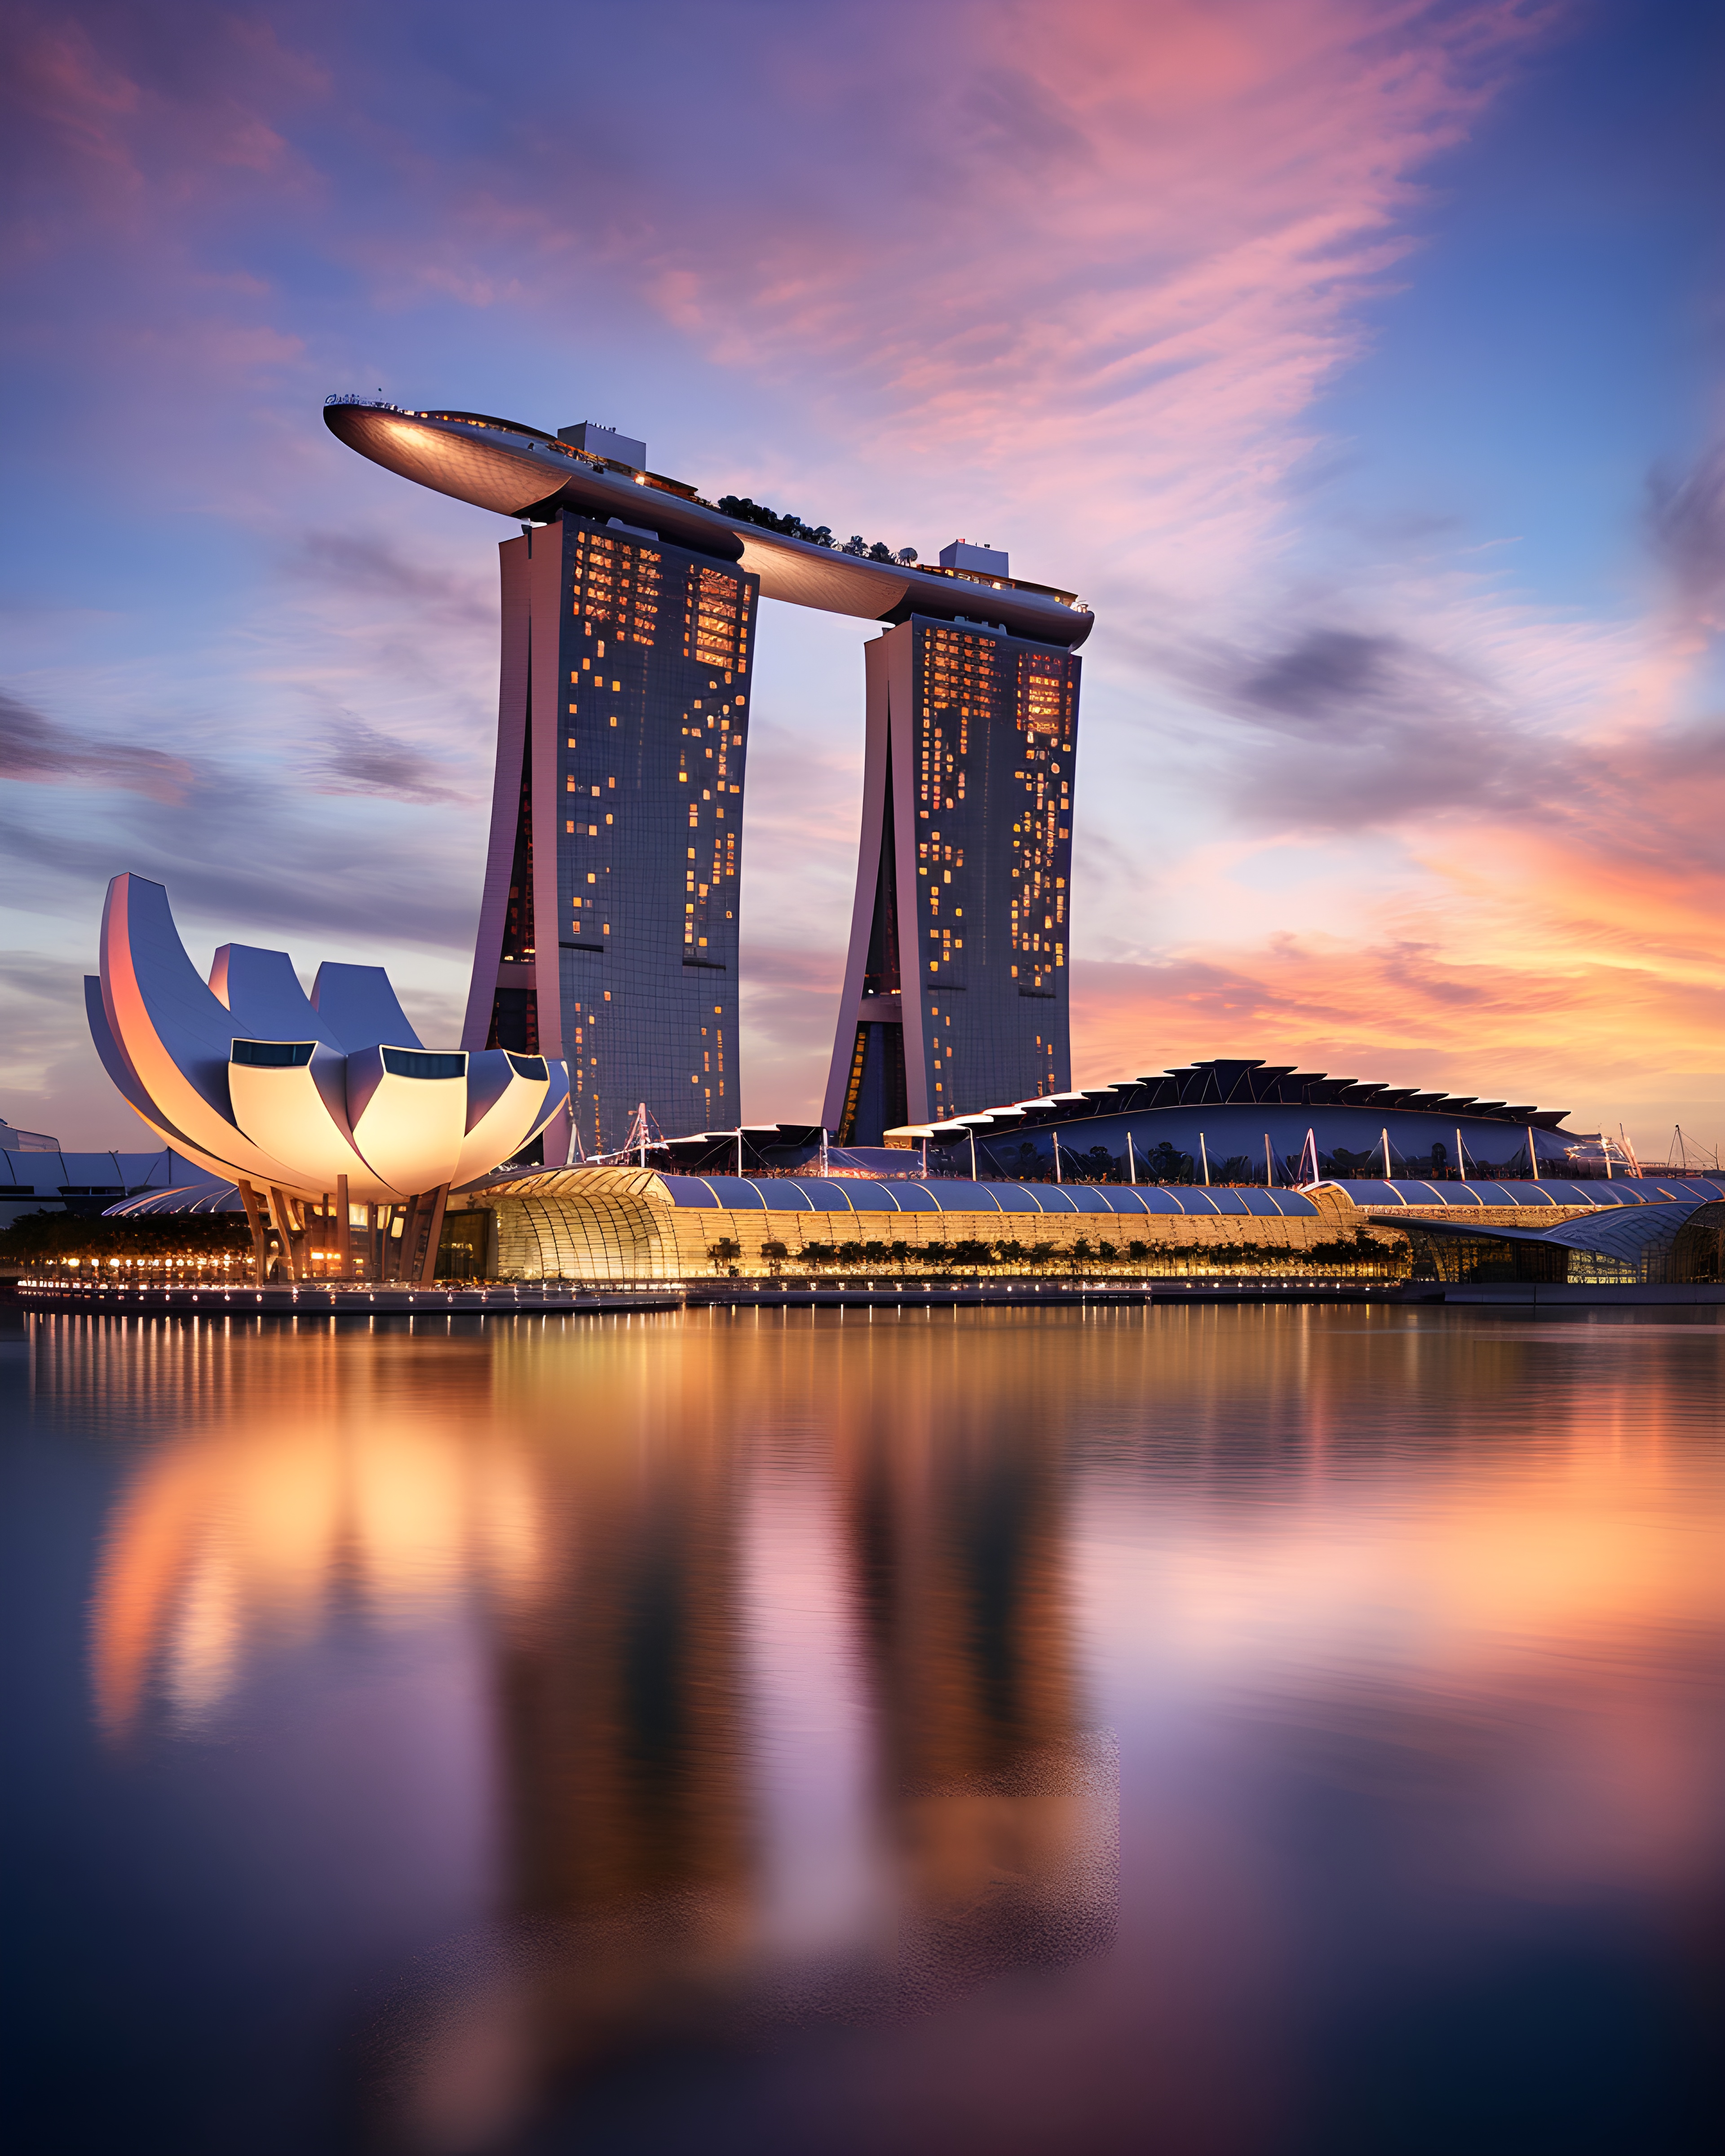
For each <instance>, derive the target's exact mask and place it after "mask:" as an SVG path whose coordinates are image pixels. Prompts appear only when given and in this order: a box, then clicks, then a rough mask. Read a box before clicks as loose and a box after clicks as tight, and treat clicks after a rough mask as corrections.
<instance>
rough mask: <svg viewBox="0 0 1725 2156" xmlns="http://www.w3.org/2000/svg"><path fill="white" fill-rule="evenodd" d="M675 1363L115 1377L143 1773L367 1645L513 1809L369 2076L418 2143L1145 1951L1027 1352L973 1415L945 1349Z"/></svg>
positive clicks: (446, 2144)
mask: <svg viewBox="0 0 1725 2156" xmlns="http://www.w3.org/2000/svg"><path fill="white" fill-rule="evenodd" d="M676 1323H677V1322H676V1321H671V1322H670V1325H675V1324H676ZM669 1331H670V1326H669V1325H667V1322H665V1321H661V1320H656V1319H649V1320H647V1321H645V1322H640V1321H636V1322H632V1323H631V1322H624V1321H615V1322H613V1323H612V1324H610V1325H609V1326H608V1327H603V1328H600V1327H591V1326H588V1327H583V1326H582V1325H580V1324H579V1323H578V1324H576V1325H573V1326H572V1327H569V1328H568V1329H567V1331H566V1332H563V1333H562V1334H561V1335H557V1334H556V1333H555V1332H553V1333H552V1335H551V1337H547V1334H546V1333H545V1332H542V1331H541V1330H540V1329H539V1327H532V1328H531V1329H528V1328H526V1327H523V1328H522V1329H521V1330H520V1331H516V1330H514V1329H511V1330H508V1331H506V1330H504V1329H503V1328H501V1327H499V1328H497V1329H496V1330H495V1332H485V1333H477V1332H476V1333H475V1334H472V1335H470V1336H468V1337H448V1338H445V1339H442V1340H427V1339H426V1338H425V1337H424V1336H423V1335H422V1336H421V1337H418V1338H413V1339H409V1338H408V1337H404V1336H402V1335H390V1334H388V1333H367V1334H363V1335H359V1334H348V1335H345V1336H343V1335H337V1334H335V1333H333V1332H321V1333H319V1334H317V1335H316V1336H314V1337H306V1335H305V1333H304V1332H301V1333H300V1334H299V1335H298V1336H297V1337H295V1336H290V1335H288V1334H286V1333H285V1332H275V1333H270V1332H259V1333H256V1334H252V1335H248V1336H244V1337H239V1338H228V1337H224V1336H223V1335H222V1334H221V1333H219V1332H213V1331H211V1330H209V1329H208V1328H205V1329H199V1328H195V1327H167V1326H163V1327H160V1328H157V1329H155V1330H151V1329H150V1328H147V1327H146V1328H142V1329H140V1330H138V1331H136V1332H131V1333H130V1334H126V1335H121V1334H120V1333H118V1332H116V1333H114V1334H111V1335H110V1337H109V1344H108V1347H107V1348H106V1350H105V1352H106V1353H107V1354H108V1356H109V1358H110V1363H111V1365H112V1368H111V1370H110V1373H109V1374H110V1399H112V1401H113V1404H114V1407H115V1409H116V1413H117V1414H128V1413H130V1414H131V1416H132V1418H133V1419H134V1421H135V1422H136V1421H141V1422H142V1423H143V1424H145V1425H146V1427H147V1426H148V1425H150V1424H155V1425H156V1426H157V1427H158V1428H161V1429H162V1436H161V1439H160V1441H159V1442H158V1443H157V1445H155V1446H154V1447H153V1448H152V1449H151V1451H150V1453H149V1455H148V1456H147V1457H146V1460H145V1461H144V1462H143V1464H142V1466H141V1468H140V1470H139V1471H138V1474H137V1476H136V1479H135V1481H133V1483H132V1485H131V1488H130V1490H129V1491H128V1493H127V1495H126V1498H125V1499H124V1501H123V1502H122V1504H121V1506H120V1507H119V1508H118V1510H117V1512H116V1517H115V1520H114V1522H113V1524H112V1527H111V1531H110V1538H109V1548H108V1556H107V1560H106V1563H105V1568H104V1573H103V1577H102V1580H101V1584H100V1591H99V1594H98V1599H97V1606H96V1611H95V1655H94V1662H95V1692H96V1702H97V1711H98V1713H99V1715H100V1718H101V1720H102V1722H103V1724H104V1726H105V1728H106V1729H107V1731H108V1732H109V1733H110V1736H111V1737H112V1738H113V1739H114V1741H115V1742H116V1743H140V1742H144V1743H147V1742H151V1741H170V1742H171V1741H172V1732H175V1731H184V1730H186V1729H187V1727H208V1726H209V1725H210V1723H211V1722H213V1721H214V1722H219V1719H220V1717H222V1715H223V1712H226V1711H228V1707H230V1706H231V1705H232V1704H233V1703H234V1702H237V1701H238V1700H239V1699H240V1698H242V1697H244V1695H245V1693H246V1691H247V1688H248V1686H249V1684H251V1683H254V1682H255V1681H261V1680H260V1679H259V1676H258V1672H259V1671H262V1670H263V1669H264V1667H265V1666H278V1665H279V1661H280V1657H281V1656H282V1655H284V1654H285V1655H287V1656H288V1657H289V1658H290V1660H296V1661H302V1662H303V1661H308V1660H309V1661H311V1663H312V1664H313V1665H314V1666H315V1665H316V1662H317V1661H318V1659H319V1657H320V1656H321V1655H323V1654H324V1653H326V1651H328V1650H329V1643H330V1641H331V1638H332V1636H333V1635H334V1634H335V1633H336V1632H337V1631H339V1630H340V1629H341V1626H342V1625H343V1623H344V1622H345V1621H346V1620H347V1618H348V1617H349V1616H350V1615H352V1614H354V1613H357V1614H359V1615H360V1616H362V1618H363V1619H364V1620H365V1622H366V1623H367V1625H371V1626H372V1627H374V1628H379V1629H382V1630H390V1629H393V1630H396V1631H401V1630H404V1629H405V1630H408V1631H412V1630H414V1629H415V1628H418V1629H419V1630H423V1631H424V1634H425V1635H426V1636H427V1637H428V1639H437V1640H443V1641H444V1642H445V1643H446V1644H445V1645H442V1646H438V1647H434V1649H433V1654H434V1667H435V1670H436V1673H437V1684H438V1686H443V1687H444V1688H446V1689H447V1688H451V1687H453V1688H457V1689H459V1688H461V1687H467V1688H469V1690H470V1691H471V1693H472V1695H473V1697H471V1698H470V1700H469V1701H468V1702H465V1712H464V1713H463V1714H460V1715H458V1716H457V1717H456V1718H457V1720H458V1722H459V1721H464V1720H465V1726H467V1727H470V1728H471V1729H473V1730H474V1731H475V1732H486V1734H485V1736H478V1737H475V1739H474V1743H475V1746H476V1747H478V1748H482V1749H483V1750H484V1751H485V1757H483V1758H465V1759H463V1760H460V1761H459V1762H455V1763H453V1764H452V1766H451V1768H450V1770H449V1778H450V1779H452V1780H454V1781H458V1782H465V1784H467V1785H468V1786H470V1787H479V1788H488V1789H489V1791H490V1816H491V1822H492V1826H491V1833H490V1844H489V1845H490V1857H489V1876H488V1877H487V1878H485V1879H484V1880H482V1881H481V1880H476V1881H475V1892H474V1894H473V1897H472V1898H471V1905H470V1907H471V1922H470V1923H468V1924H467V1925H466V1926H465V1928H463V1929H461V1930H460V1931H459V1933H458V1934H457V1935H456V1936H454V1938H449V1939H446V1940H444V1941H443V1942H442V1943H439V1946H438V1947H437V1948H436V1950H435V1951H434V1952H433V1953H429V1954H427V1955H424V1956H423V1957H422V1958H420V1960H419V1961H418V1963H417V1964H416V1965H415V1967H414V1968H413V1969H410V1970H408V1971H406V1972H404V1973H403V1980H402V1984H401V1987H400V1989H399V1990H398V1993H397V1994H396V1995H395V1997H394V1998H393V2000H392V2001H391V2003H390V2004H389V2005H388V2006H387V2007H386V2008H385V2010H383V2011H382V2013H381V2015H379V2016H378V2017H377V2021H376V2024H375V2025H374V2026H373V2027H372V2030H371V2031H370V2033H369V2035H368V2038H367V2057H368V2059H369V2060H370V2061H372V2066H373V2069H374V2071H373V2073H372V2080H373V2083H374V2087H375V2097H376V2104H377V2111H378V2113H379V2117H378V2122H377V2123H378V2126H379V2129H380V2131H381V2132H382V2135H383V2138H385V2139H386V2140H388V2141H391V2142H397V2143H406V2144H407V2145H409V2146H413V2147H417V2148H447V2149H451V2150H458V2149H465V2148H483V2147H485V2146H486V2145H488V2144H490V2143H493V2142H495V2140H497V2139H498V2138H500V2137H503V2136H506V2135H507V2134H508V2133H509V2132H510V2130H511V2128H512V2127H514V2126H516V2125H517V2124H519V2123H522V2122H524V2121H525V2120H526V2118H528V2117H531V2114H532V2112H534V2111H535V2110H536V2108H537V2107H538V2106H539V2104H540V2103H541V2102H542V2101H543V2100H544V2098H545V2097H546V2096H547V2093H548V2092H549V2091H550V2090H551V2089H552V2088H553V2087H557V2086H558V2085H560V2084H567V2083H568V2082H570V2081H571V2079H572V2078H578V2077H579V2076H581V2074H582V2073H583V2071H586V2070H591V2069H592V2068H593V2067H595V2066H598V2065H601V2064H603V2062H604V2061H606V2060H608V2059H609V2058H613V2057H615V2056H619V2055H623V2054H626V2053H639V2051H640V2050H641V2049H642V2047H644V2046H645V2047H647V2048H648V2049H649V2050H650V2049H652V2048H653V2047H655V2046H660V2045H662V2044H665V2043H666V2042H672V2043H674V2042H675V2041H677V2040H680V2039H682V2038H685V2037H689V2036H694V2037H698V2038H701V2039H702V2040H710V2039H711V2038H712V2037H714V2036H716V2035H717V2036H723V2035H726V2034H727V2033H742V2032H747V2031H752V2030H759V2029H760V2028H761V2027H762V2026H763V2025H773V2024H774V2023H779V2022H783V2020H786V2019H803V2018H808V2017H815V2018H834V2019H838V2020H858V2019H873V2018H875V2017H878V2016H881V2015H892V2014H894V2013H896V2012H898V2011H901V2010H920V2009H922V2008H926V2007H927V2005H932V2004H933V2003H935V2002H936V2001H937V1999H940V1998H942V1997H948V1996H952V1995H954V1994H957V1993H958V1992H961V1991H963V1990H965V1989H968V1988H970V1987H972V1986H973V1985H974V1984H977V1983H978V1982H980V1981H982V1980H983V1979H986V1978H988V1977H989V1976H991V1975H994V1974H999V1973H1000V1972H1002V1971H1004V1970H1007V1969H1014V1968H1023V1967H1027V1966H1028V1967H1050V1966H1059V1965H1061V1964H1063V1963H1067V1962H1070V1961H1071V1960H1072V1959H1074V1958H1078V1957H1081V1956H1084V1955H1087V1954H1090V1953H1095V1952H1097V1951H1100V1950H1101V1949H1103V1948H1106V1944H1107V1943H1108V1942H1109V1940H1110V1939H1111V1936H1112V1928H1113V1922H1114V1909H1115V1895H1116V1881H1115V1874H1116V1851H1117V1832H1118V1827H1117V1782H1116V1777H1115V1772H1114V1766H1113V1760H1112V1754H1111V1748H1110V1747H1109V1745H1108V1744H1107V1743H1106V1741H1105V1740H1103V1739H1101V1738H1097V1737H1096V1735H1095V1734H1094V1733H1092V1732H1086V1728H1085V1727H1084V1718H1083V1714H1082V1711H1081V1702H1080V1700H1079V1698H1078V1694H1077V1687H1076V1677H1075V1672H1074V1666H1073V1648H1072V1640H1071V1636H1070V1620H1069V1615H1068V1610H1067V1604H1066V1589H1065V1571H1064V1568H1065V1554H1064V1536H1065V1484H1064V1466H1063V1462H1062V1460H1061V1458H1060V1442H1061V1440H1060V1421H1059V1419H1058V1418H1046V1419H1039V1418H1038V1417H1037V1416H1036V1415H1035V1414H1032V1413H1030V1412H1028V1411H1027V1409H1026V1402H1027V1400H1028V1399H1029V1398H1030V1397H1031V1395H1032V1394H1034V1383H1032V1382H1031V1375H1030V1364H1029V1362H1028V1360H1027V1359H1026V1358H1027V1356H1028V1355H1029V1353H1031V1352H1032V1348H1033V1343H1032V1342H1030V1341H1029V1340H1028V1339H1025V1340H1023V1341H1022V1342H1019V1341H1014V1340H1013V1339H1011V1338H1010V1337H1004V1338H1003V1339H1002V1340H1001V1341H1000V1342H999V1347H1000V1349H1001V1354H1000V1358H999V1363H998V1366H997V1367H998V1369H999V1382H998V1384H996V1385H993V1386H990V1387H988V1388H987V1389H983V1390H982V1391H980V1392H979V1391H978V1388H977V1384H976V1363H975V1361H974V1359H973V1358H972V1359H970V1360H968V1362H966V1363H963V1367H962V1368H961V1365H960V1363H958V1361H957V1360H955V1359H954V1358H953V1357H952V1343H951V1342H950V1341H949V1340H947V1339H946V1338H944V1337H942V1335H941V1334H940V1333H939V1332H938V1331H937V1330H933V1329H931V1331H930V1332H928V1333H927V1335H924V1334H922V1333H921V1332H920V1331H919V1332H916V1333H915V1334H911V1333H908V1332H906V1331H904V1330H895V1331H894V1332H893V1333H891V1335H888V1334H887V1333H886V1332H885V1331H884V1330H883V1331H882V1332H880V1333H876V1334H874V1335H870V1334H869V1333H867V1332H863V1331H860V1330H859V1331H858V1332H854V1333H852V1334H851V1335H850V1336H849V1337H846V1338H845V1339H844V1340H843V1341H842V1342H834V1341H833V1340H832V1339H831V1338H830V1337H828V1338H826V1339H825V1340H824V1341H823V1340H818V1339H817V1338H816V1337H815V1335H814V1332H812V1330H808V1329H804V1330H803V1331H800V1332H798V1331H794V1330H789V1329H787V1330H780V1329H778V1328H776V1327H775V1328H773V1329H772V1330H770V1331H769V1330H766V1329H764V1328H760V1327H755V1326H753V1325H748V1326H743V1325H739V1324H737V1322H734V1321H726V1320H722V1319H721V1320H716V1321H715V1322H713V1323H712V1324H711V1326H710V1327H709V1326H706V1325H700V1326H694V1325H690V1324H688V1323H686V1322H685V1323H683V1324H682V1326H681V1327H680V1331H679V1332H678V1333H677V1335H676V1337H675V1342H674V1343H673V1341H672V1340H671V1339H669V1338H667V1332H669ZM816 1358H819V1383H818V1384H815V1385H813V1386H812V1385H811V1382H810V1380H811V1378H812V1377H813V1376H814V1373H815V1368H816ZM128 1395H131V1400H130V1407H129V1408H128ZM811 1398H814V1399H825V1400H826V1401H827V1402H828V1403H829V1406H828V1408H827V1409H826V1411H825V1412H824V1414H821V1415H819V1417H816V1418H811V1417H810V1416H809V1413H808V1402H809V1399H811ZM799 1421H800V1426H799ZM164 1425H166V1427H163V1426H164ZM170 1432H171V1434H170ZM456 1641H459V1645H456V1644H454V1642H456ZM443 1704H444V1707H445V1708H447V1707H448V1705H449V1702H444V1703H443ZM164 1720H165V1722H166V1724H167V1727H165V1728H163V1727H159V1726H158V1725H159V1723H160V1722H162V1721H164ZM418 1801H421V1802H423V1804H424V1805H426V1806H428V1807H432V1808H435V1807H437V1806H439V1804H444V1803H447V1802H450V1801H453V1799H452V1797H451V1793H450V1791H449V1789H447V1788H445V1787H444V1786H439V1785H436V1784H434V1785H430V1786H427V1787H425V1788H424V1790H423V1792H421V1794H420V1797H419V1799H418ZM311 1884H312V1887H313V1891H316V1882H311Z"/></svg>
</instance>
